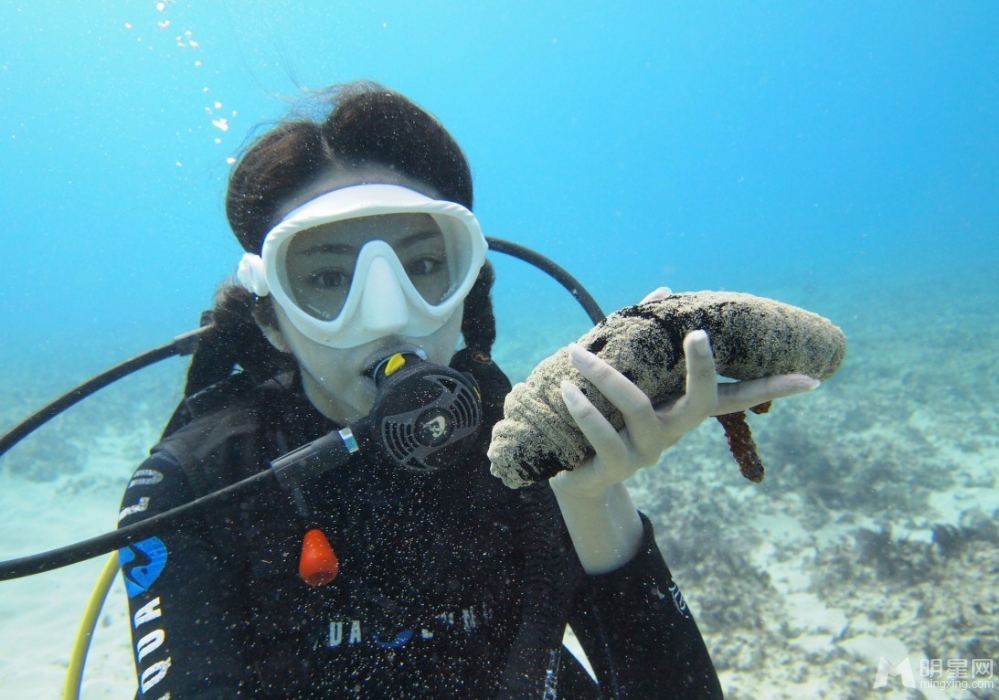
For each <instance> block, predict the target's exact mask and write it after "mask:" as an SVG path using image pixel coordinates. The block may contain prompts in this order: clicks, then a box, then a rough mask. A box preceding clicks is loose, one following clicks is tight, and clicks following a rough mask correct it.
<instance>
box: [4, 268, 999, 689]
mask: <svg viewBox="0 0 999 700" xmlns="http://www.w3.org/2000/svg"><path fill="white" fill-rule="evenodd" d="M748 291H751V292H753V293H756V294H761V295H765V296H770V297H773V298H776V299H779V300H781V301H786V302H788V303H793V304H796V305H799V306H803V307H804V308H807V309H810V310H813V311H817V312H819V313H822V314H823V315H825V316H827V317H829V318H830V319H832V320H833V321H834V322H835V323H837V324H838V325H840V326H841V327H842V328H843V329H844V331H846V333H847V336H848V337H849V340H850V349H849V352H848V357H847V360H846V363H845V364H844V367H843V369H842V370H841V371H840V373H839V374H838V375H837V376H836V377H834V378H833V379H832V380H831V381H829V382H827V383H826V384H825V385H824V386H823V387H821V389H819V390H818V391H816V392H814V393H812V394H809V395H807V396H803V397H796V398H794V399H791V400H787V401H783V402H778V403H777V404H776V405H775V406H774V408H773V410H772V411H771V412H770V413H769V414H767V415H764V416H751V417H750V423H751V425H752V427H753V431H754V434H755V435H756V437H757V441H758V443H759V447H760V453H761V455H762V457H763V460H764V463H765V464H766V465H767V476H766V479H765V481H764V482H763V483H762V484H759V485H756V484H751V483H750V482H748V481H745V480H744V479H742V477H741V476H740V475H739V473H738V469H737V467H736V465H735V463H734V461H733V460H732V459H731V457H730V456H729V454H728V451H727V448H726V446H725V440H724V437H723V435H722V431H721V427H720V426H718V425H716V424H714V423H713V422H711V424H705V425H703V426H701V427H700V428H699V429H698V430H697V431H695V432H694V433H693V434H691V435H689V436H687V437H686V438H685V439H684V440H683V441H682V442H681V443H680V444H679V445H678V446H676V447H675V448H674V449H672V450H670V451H669V452H668V453H667V454H666V456H665V458H664V459H663V462H662V463H661V464H660V465H659V466H657V467H656V468H654V469H650V470H647V471H645V472H644V473H642V474H640V475H638V476H637V477H635V479H634V480H633V482H632V483H631V488H632V492H633V494H634V497H635V500H636V503H637V504H638V505H639V507H640V508H641V509H642V510H643V511H644V512H646V513H647V514H649V516H650V517H651V518H652V520H653V522H654V523H655V525H656V531H657V534H658V536H659V542H660V546H661V548H662V550H663V553H664V555H665V556H666V559H667V562H668V563H669V565H670V568H671V569H672V571H673V573H674V575H675V577H676V579H677V580H678V582H679V583H680V585H681V587H682V588H683V591H684V593H685V596H686V598H687V601H688V604H689V605H690V607H691V609H692V610H693V611H694V614H695V615H696V617H697V619H698V621H699V624H700V626H701V629H702V631H703V632H704V634H705V637H706V639H707V642H708V645H709V648H710V649H711V651H712V655H713V658H714V660H715V664H716V666H717V667H718V670H719V672H720V674H721V678H722V682H723V685H724V687H725V690H726V697H728V698H730V699H731V700H752V699H756V700H760V699H764V698H772V699H778V698H827V699H830V700H833V699H836V700H839V699H843V700H847V699H849V700H853V699H859V698H867V697H879V698H880V697H885V698H898V699H900V700H901V699H906V700H910V699H915V698H929V699H930V700H937V699H938V698H986V697H997V696H999V692H997V691H996V690H994V689H993V690H983V689H979V690H972V689H968V690H961V689H954V688H951V689H933V688H923V689H909V688H904V687H902V683H901V682H900V679H899V678H891V679H889V681H888V684H887V686H886V687H884V688H880V689H877V690H875V689H873V688H872V685H873V682H874V678H875V674H876V672H877V669H878V663H879V661H880V659H881V658H882V657H884V658H885V659H886V660H887V661H889V662H890V663H892V664H893V665H896V664H898V663H899V662H901V661H902V660H903V659H904V658H906V657H908V658H909V660H910V664H911V667H912V669H913V671H914V675H915V680H916V683H917V685H918V684H919V682H920V681H921V680H926V679H925V678H923V677H922V676H921V665H920V662H921V660H924V659H927V660H932V659H939V660H941V661H942V663H943V669H944V674H945V676H944V680H946V678H947V675H946V674H947V669H948V660H967V662H968V664H969V669H970V664H971V662H972V660H973V659H994V658H995V656H996V653H997V647H999V625H997V623H996V621H997V620H999V526H997V521H999V517H997V516H999V483H997V481H999V434H997V430H996V426H997V425H999V415H997V414H999V409H997V406H999V324H997V323H996V318H995V308H996V305H997V301H999V283H997V282H996V280H995V277H994V274H993V271H992V270H989V269H986V267H985V266H983V267H982V268H981V269H979V270H975V269H971V270H961V271H959V272H952V274H943V273H940V274H939V275H938V277H937V278H933V279H928V278H927V277H926V276H920V277H918V278H915V277H913V278H911V279H890V280H883V279H879V278H877V277H876V276H874V275H869V276H867V277H865V278H858V279H857V280H852V281H841V283H840V284H838V285H837V286H836V287H830V288H829V289H825V288H820V287H819V288H817V287H814V286H809V285H807V284H799V285H788V286H786V287H783V288H780V287H774V288H772V289H765V290H748ZM501 324H502V319H501ZM500 333H501V336H500V337H501V339H502V338H506V337H517V338H521V339H522V340H520V341H512V342H506V343H504V342H503V341H501V343H500V344H499V347H498V348H497V360H498V361H499V363H500V364H501V366H503V367H504V368H505V369H507V371H508V372H509V373H510V374H511V376H513V377H515V378H517V377H523V376H524V375H525V374H526V372H527V371H528V370H529V369H530V367H531V366H532V365H533V363H534V362H536V361H537V360H539V359H541V357H543V356H544V355H546V354H548V353H550V352H552V351H553V350H554V349H556V348H557V347H558V346H559V345H560V344H564V341H567V340H570V339H571V338H570V337H565V338H562V337H561V336H562V335H564V333H561V334H560V333H559V330H558V329H556V328H550V329H548V328H546V329H544V333H543V336H541V335H539V333H538V332H537V330H536V328H535V330H534V331H533V332H532V333H528V331H527V330H525V329H518V328H517V327H515V326H513V324H510V325H508V326H507V327H505V328H504V326H503V325H501V327H500ZM573 337H574V336H573ZM552 338H556V339H557V340H555V341H554V342H553V341H552ZM155 340H161V339H154V341H155ZM28 354H29V355H31V354H32V353H28ZM53 357H57V358H58V359H59V362H61V363H63V364H64V365H65V364H68V363H69V362H71V360H72V358H67V357H65V356H64V355H63V356H60V355H58V354H54V355H53ZM4 360H5V362H4V368H3V370H2V374H0V380H2V384H0V396H2V397H3V399H4V400H3V401H2V402H0V405H2V406H3V409H2V412H0V429H2V430H5V429H7V427H9V426H11V425H13V424H14V423H15V422H16V421H17V420H19V419H20V418H22V417H23V416H24V415H26V414H27V413H28V412H29V411H31V410H34V409H35V408H37V407H38V406H40V405H41V404H42V403H44V402H45V401H48V400H50V399H51V398H53V397H54V396H55V395H57V393H58V392H59V390H60V389H63V388H68V387H69V386H72V385H73V384H74V383H76V382H78V381H81V380H82V379H85V378H86V377H87V376H89V374H81V372H82V370H81V368H79V367H73V368H71V369H70V370H66V371H63V367H62V366H60V365H58V364H54V363H53V362H52V361H51V360H52V358H51V357H49V358H48V359H46V357H45V353H40V355H39V356H35V357H31V359H28V358H27V357H25V356H24V355H18V356H11V357H6V358H4ZM93 362H95V363H98V361H97V360H94V361H93ZM82 364H84V365H85V364H86V363H85V362H84V363H82ZM105 364H107V363H105ZM99 368H100V365H99V363H98V364H97V366H95V367H94V368H93V369H94V370H96V369H99ZM182 371H183V368H182V365H181V364H180V363H179V362H178V361H171V363H168V365H167V366H164V367H162V368H158V369H156V370H150V371H148V372H147V373H146V375H145V376H143V377H141V378H133V379H129V380H126V381H124V382H121V383H120V386H117V387H115V388H113V389H111V390H108V392H106V394H107V395H106V396H104V397H101V398H99V399H93V400H90V401H88V402H87V403H86V404H84V406H81V407H78V408H76V409H72V410H71V411H70V413H68V414H67V415H66V416H64V417H63V418H60V419H58V420H57V421H54V422H53V423H52V424H51V425H50V426H47V427H46V428H43V429H42V430H41V431H39V433H38V434H36V435H34V436H32V437H31V438H29V439H28V440H27V441H25V443H24V444H22V445H19V446H18V447H16V448H15V449H14V450H12V451H11V453H10V454H9V455H7V456H5V457H3V458H2V459H0V512H2V513H3V518H2V519H0V558H3V559H9V558H13V557H17V556H23V555H26V554H30V553H34V552H37V551H41V550H44V549H50V548H53V547H58V546H62V545H65V544H69V543H70V542H73V541H76V540H79V539H82V538H84V537H89V536H93V535H97V534H100V533H102V532H104V531H107V530H109V529H111V528H113V527H114V524H115V522H114V521H115V518H116V515H117V511H118V502H119V499H120V496H121V491H122V489H123V487H124V484H125V481H126V480H127V478H128V476H129V475H130V474H131V472H132V470H133V469H134V468H135V466H136V464H137V463H138V462H139V461H140V460H141V459H142V457H143V455H144V454H145V450H146V449H147V448H148V446H149V445H151V444H152V443H153V442H155V439H156V435H157V431H158V429H159V428H160V426H162V424H163V423H164V422H165V420H166V418H167V417H168V415H169V411H170V409H171V408H172V405H173V404H174V403H175V402H176V399H177V395H178V393H179V387H180V383H181V381H182V379H181V373H182ZM91 373H93V372H91ZM25 377H31V378H32V380H31V381H30V382H28V381H26V380H25ZM138 397H142V399H141V400H140V399H139V398H138ZM149 397H153V398H149ZM102 566H103V559H99V560H94V561H89V562H85V563H82V564H77V565H74V566H72V567H68V568H65V569H61V570H58V571H54V572H50V573H46V574H42V575H38V576H34V577H31V578H28V579H22V580H18V581H10V582H4V583H0V699H3V700H6V699H8V698H11V699H13V698H53V697H59V696H60V694H61V692H62V691H61V688H62V685H63V682H64V679H65V672H66V667H67V664H68V659H69V656H70V652H71V649H72V647H73V640H74V638H75V636H76V632H77V628H78V625H79V621H80V618H81V616H82V614H83V610H84V608H85V606H86V603H87V600H88V599H89V597H90V591H91V589H92V588H93V585H94V582H95V581H96V580H97V576H98V574H99V572H100V570H101V567H102ZM997 682H999V680H997ZM134 692H135V680H134V671H133V666H132V661H131V655H130V649H129V631H128V619H127V612H126V601H125V595H124V588H123V586H122V585H121V583H120V580H118V581H116V583H115V585H114V587H113V589H112V592H111V595H110V597H109V599H108V602H107V604H106V606H105V608H104V612H103V613H102V615H101V618H100V622H99V624H98V628H97V632H96V635H95V638H94V641H93V645H92V648H91V652H90V656H89V661H88V664H87V669H86V675H85V678H84V683H83V692H82V697H83V698H85V699H94V700H96V699H97V698H116V699H120V698H127V697H131V696H132V695H133V694H134Z"/></svg>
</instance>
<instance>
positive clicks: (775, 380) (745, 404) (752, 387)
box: [713, 374, 822, 416]
mask: <svg viewBox="0 0 999 700" xmlns="http://www.w3.org/2000/svg"><path fill="white" fill-rule="evenodd" d="M821 384H822V382H820V381H819V380H817V379H812V378H811V377H809V376H807V375H804V374H777V375H774V376H773V377H764V378H763V379H751V380H748V381H743V382H731V383H724V384H719V385H718V407H717V408H716V409H715V411H714V413H713V415H716V416H721V415H725V414H726V413H737V412H738V411H745V410H747V409H750V408H752V407H753V406H758V405H760V404H761V403H766V402H767V401H773V400H774V399H782V398H785V397H788V396H794V395H795V394H803V393H805V392H806V391H812V390H813V389H817V388H818V387H819V386H820V385H821Z"/></svg>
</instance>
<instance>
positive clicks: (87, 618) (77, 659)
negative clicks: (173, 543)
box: [62, 552, 118, 700]
mask: <svg viewBox="0 0 999 700" xmlns="http://www.w3.org/2000/svg"><path fill="white" fill-rule="evenodd" d="M117 573H118V553H117V552H114V553H113V554H112V555H111V556H110V557H108V560H107V563H106V564H105V565H104V570H103V571H102V572H101V576H100V578H98V579H97V585H96V586H94V592H93V593H92V594H91V596H90V602H89V603H87V610H86V612H84V613H83V620H82V621H81V622H80V631H79V632H77V634H76V644H74V645H73V654H72V656H70V658H69V669H68V670H67V671H66V685H65V687H64V688H63V691H62V697H63V700H79V697H80V684H81V683H82V682H83V666H84V664H85V663H86V661H87V652H88V651H89V650H90V640H91V638H92V637H93V636H94V628H95V627H96V626H97V618H98V617H100V615H101V608H103V607H104V600H105V599H106V598H107V597H108V591H110V590H111V584H112V583H114V577H115V574H117Z"/></svg>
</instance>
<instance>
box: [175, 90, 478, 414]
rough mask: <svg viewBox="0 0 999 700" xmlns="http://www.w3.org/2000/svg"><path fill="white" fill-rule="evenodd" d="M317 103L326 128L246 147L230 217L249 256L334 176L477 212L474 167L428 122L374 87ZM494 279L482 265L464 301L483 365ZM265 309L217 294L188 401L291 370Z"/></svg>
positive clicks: (245, 296) (299, 125)
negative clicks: (299, 198)
mask: <svg viewBox="0 0 999 700" xmlns="http://www.w3.org/2000/svg"><path fill="white" fill-rule="evenodd" d="M319 103H320V104H321V105H323V106H324V107H327V106H328V107H331V109H330V110H329V113H328V116H326V117H325V120H324V121H322V122H319V121H316V120H313V119H308V118H292V119H288V120H286V121H284V122H282V123H280V124H279V125H278V126H276V127H275V128H273V129H271V130H270V131H268V132H267V133H265V134H264V135H263V136H261V137H259V138H258V139H256V141H254V142H253V143H252V144H250V146H249V147H248V148H247V150H246V151H245V152H244V154H243V156H242V158H241V159H240V162H239V164H238V165H237V166H236V168H235V170H234V171H233V173H232V176H231V177H230V178H229V188H228V192H227V194H226V215H227V216H228V218H229V225H230V226H231V227H232V230H233V232H234V233H235V234H236V238H238V239H239V242H240V244H241V245H242V246H243V248H244V249H245V250H247V251H249V252H253V253H259V252H260V248H261V246H262V244H263V240H264V236H265V235H266V234H267V232H268V231H269V230H270V229H271V227H272V226H274V224H276V223H277V218H278V210H279V207H280V206H281V205H282V204H284V203H286V202H287V201H288V200H289V199H290V198H291V197H292V196H293V195H295V194H296V193H298V192H300V191H301V190H302V189H303V188H304V187H305V186H306V185H308V184H309V183H310V182H312V181H313V180H315V179H316V178H318V177H319V176H320V175H321V174H323V173H326V172H329V171H331V170H335V169H337V168H356V167H361V166H364V165H366V164H377V165H384V166H388V167H390V168H393V169H395V170H396V171H398V172H399V173H401V174H403V175H406V176H408V177H410V178H412V179H415V180H418V181H420V182H423V183H426V184H427V185H430V186H431V187H433V188H434V189H435V190H436V191H437V192H439V193H440V195H441V197H442V198H443V199H445V200H448V201H451V202H457V203H458V204H461V205H463V206H465V207H467V208H468V209H471V208H472V174H471V170H470V168H469V166H468V160H467V159H466V158H465V154H464V153H463V152H462V150H461V148H460V147H459V146H458V144H457V142H455V140H454V139H453V138H452V137H451V135H450V134H449V133H448V132H447V130H445V129H444V127H443V126H441V124H440V122H438V121H437V120H436V119H435V118H434V117H433V116H432V115H430V114H429V113H428V112H426V111H424V110H423V109H421V108H420V107H419V106H417V105H416V104H414V103H413V102H411V101H410V100H409V99H407V98H406V97H404V96H403V95H400V94H399V93H396V92H392V91H391V90H388V89H386V88H384V87H381V86H380V85H377V84H375V83H371V82H356V83H350V84H347V85H340V86H336V87H333V88H331V89H329V90H327V91H326V92H324V93H323V94H322V95H320V97H319ZM493 277H494V275H493V271H492V268H491V266H490V265H489V263H486V265H485V267H483V269H482V272H480V274H479V278H478V279H477V280H476V284H475V286H474V287H473V289H472V291H471V292H470V293H469V295H468V297H467V298H466V299H465V305H464V308H465V314H464V319H463V321H462V326H461V331H462V334H463V336H464V338H465V344H466V345H467V346H468V347H469V348H471V349H472V350H473V351H474V352H478V353H481V354H482V355H484V356H486V357H488V356H489V353H490V351H491V349H492V344H493V341H494V340H495V337H496V324H495V319H494V317H493V311H492V301H491V299H490V296H489V290H490V287H491V286H492V282H493ZM260 301H261V300H256V299H255V298H254V297H253V296H252V295H251V294H250V293H249V292H247V291H245V290H243V289H242V288H238V287H233V286H231V285H230V286H226V287H223V289H221V290H220V292H219V294H218V297H217V299H216V304H215V307H214V309H213V312H212V316H213V323H214V325H215V326H216V327H215V329H213V331H211V332H210V333H209V334H208V336H206V337H203V338H202V340H201V342H200V344H199V348H198V352H197V353H195V357H194V359H193V361H192V364H191V370H190V371H189V373H188V380H187V387H186V390H185V394H186V395H190V394H192V393H194V392H196V391H198V390H200V389H201V388H203V387H205V386H208V385H209V384H213V383H215V382H217V381H219V380H220V379H223V378H225V377H226V376H228V375H229V374H230V373H231V372H232V369H233V367H234V366H235V365H237V364H238V365H240V366H241V367H242V368H243V369H244V370H246V371H248V372H251V373H254V374H256V373H262V374H265V375H266V374H267V373H268V372H273V371H275V370H276V369H278V368H280V367H281V366H282V364H284V365H285V366H286V364H287V363H286V362H285V363H282V361H281V358H280V353H277V351H275V350H273V348H271V347H270V345H269V344H268V343H267V341H266V339H265V338H264V337H263V334H262V333H261V332H260V329H259V328H258V327H257V325H256V322H255V321H254V319H253V310H254V308H255V305H256V304H257V302H260ZM269 304H270V301H269V300H267V301H266V306H264V305H260V308H259V309H258V313H261V312H263V313H264V314H266V313H267V312H268V311H270V312H272V309H271V308H270V307H269ZM267 376H270V375H267ZM260 378H261V379H263V378H266V377H264V376H262V377H260Z"/></svg>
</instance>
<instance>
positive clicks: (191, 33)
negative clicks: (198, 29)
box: [184, 29, 194, 37]
mask: <svg viewBox="0 0 999 700" xmlns="http://www.w3.org/2000/svg"><path fill="white" fill-rule="evenodd" d="M184 35H185V36H189V37H190V36H194V32H192V31H191V30H190V29H188V30H187V31H186V32H184Z"/></svg>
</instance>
